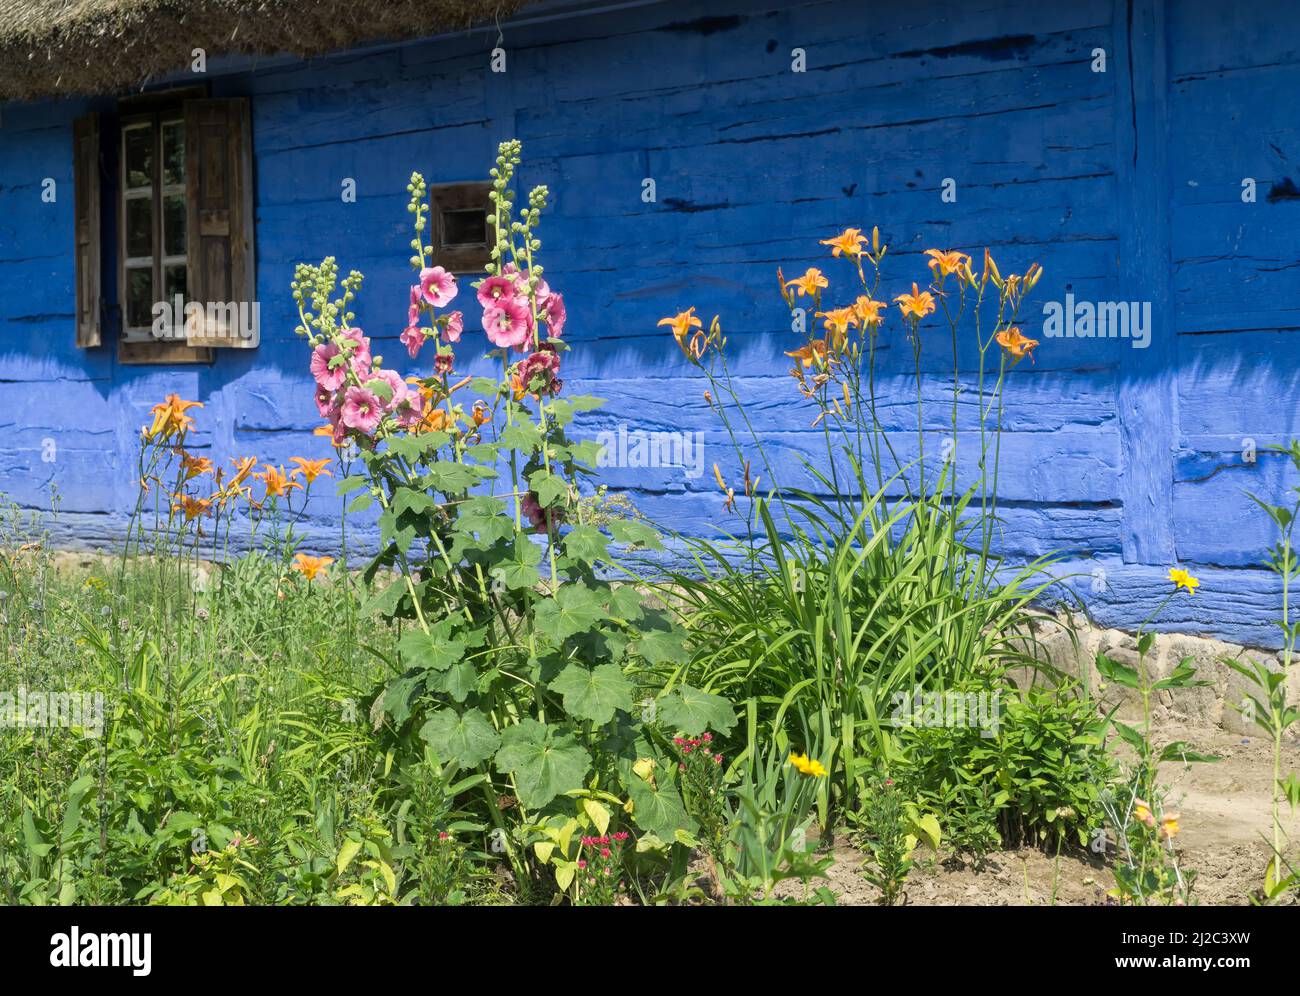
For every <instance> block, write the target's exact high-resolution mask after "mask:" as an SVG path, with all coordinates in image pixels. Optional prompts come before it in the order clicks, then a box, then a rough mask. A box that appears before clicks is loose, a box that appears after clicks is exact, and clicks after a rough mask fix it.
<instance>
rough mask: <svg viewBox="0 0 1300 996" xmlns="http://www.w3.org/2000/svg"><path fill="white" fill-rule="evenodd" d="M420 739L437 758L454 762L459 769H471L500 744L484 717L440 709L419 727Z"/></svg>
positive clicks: (480, 714) (466, 712) (474, 711)
mask: <svg viewBox="0 0 1300 996" xmlns="http://www.w3.org/2000/svg"><path fill="white" fill-rule="evenodd" d="M420 739H421V740H423V741H424V742H425V743H427V744H428V745H429V746H430V747H432V748H433V750H434V752H435V753H436V754H437V755H438V756H439V757H441V758H446V759H449V760H453V761H456V762H457V763H458V764H459V765H460V766H461V767H462V768H473V767H475V766H476V765H477V764H479V762H481V761H485V760H487V759H488V758H489V757H491V756H492V752H493V751H495V750H496V749H497V745H498V744H500V742H501V738H500V737H499V736H497V731H496V730H494V729H492V724H491V723H489V722H488V719H487V717H486V716H484V715H483V713H481V712H479V711H478V710H477V709H466V710H465V711H464V712H462V713H458V712H456V710H455V709H440V710H439V711H438V712H435V713H434V714H433V715H432V716H431V717H429V720H428V722H426V723H425V724H424V726H422V727H420Z"/></svg>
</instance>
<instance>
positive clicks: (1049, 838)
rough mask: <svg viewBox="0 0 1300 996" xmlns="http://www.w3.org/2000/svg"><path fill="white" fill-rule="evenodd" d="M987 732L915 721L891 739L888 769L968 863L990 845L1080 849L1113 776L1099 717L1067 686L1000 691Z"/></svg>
mask: <svg viewBox="0 0 1300 996" xmlns="http://www.w3.org/2000/svg"><path fill="white" fill-rule="evenodd" d="M996 706H997V722H996V724H995V725H993V726H991V727H990V728H983V727H978V726H973V725H964V726H955V727H954V726H934V727H929V726H918V727H914V728H909V729H907V730H905V731H903V732H901V733H900V734H899V736H898V745H897V758H898V760H897V762H896V766H895V767H894V769H893V773H894V775H895V777H896V778H897V779H898V781H899V782H901V783H903V784H904V785H905V786H906V791H907V793H908V794H909V795H910V796H911V797H912V798H914V799H915V800H916V801H917V803H918V804H919V805H920V807H921V808H922V809H923V810H924V811H926V812H929V813H933V814H935V815H936V816H937V817H938V819H939V822H940V824H942V825H943V827H944V828H945V832H946V836H947V838H948V843H949V844H950V845H951V846H952V847H953V848H954V849H956V850H958V851H963V850H964V851H967V852H968V853H970V854H971V856H972V857H973V858H975V859H976V860H977V861H979V860H981V859H982V858H983V857H984V855H986V854H987V853H988V852H989V851H991V850H993V849H994V848H995V847H997V846H998V845H1000V844H1006V845H1007V846H1011V847H1015V846H1018V845H1020V844H1022V843H1029V844H1032V845H1035V846H1042V847H1046V848H1047V849H1049V850H1058V849H1059V848H1060V847H1061V846H1063V845H1064V846H1074V847H1087V846H1089V845H1090V844H1091V843H1092V841H1093V840H1094V838H1095V836H1096V834H1097V832H1098V830H1099V829H1100V827H1101V825H1102V823H1103V820H1104V813H1103V811H1102V808H1101V805H1100V801H1099V800H1100V795H1099V793H1100V791H1101V790H1102V789H1103V788H1104V787H1105V786H1106V785H1108V784H1109V783H1110V782H1111V780H1112V779H1113V778H1114V777H1115V774H1116V769H1115V765H1114V763H1113V761H1112V760H1111V757H1110V754H1109V753H1108V751H1107V750H1106V745H1105V732H1106V721H1105V719H1104V718H1103V717H1100V716H1098V714H1097V710H1096V707H1095V705H1094V704H1093V703H1092V702H1090V701H1089V700H1088V698H1087V697H1086V696H1085V695H1083V694H1082V693H1081V691H1080V689H1079V687H1078V686H1077V685H1074V684H1062V685H1060V686H1058V687H1056V688H1052V689H1048V688H1040V687H1032V688H1029V689H1026V690H1025V691H1024V692H1017V691H1016V690H1014V689H1008V690H1004V691H1002V692H1001V694H1000V695H999V697H998V699H997V700H996Z"/></svg>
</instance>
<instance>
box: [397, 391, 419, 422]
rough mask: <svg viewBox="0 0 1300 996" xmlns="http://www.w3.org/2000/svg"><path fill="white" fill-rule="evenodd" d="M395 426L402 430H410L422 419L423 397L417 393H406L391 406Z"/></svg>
mask: <svg viewBox="0 0 1300 996" xmlns="http://www.w3.org/2000/svg"><path fill="white" fill-rule="evenodd" d="M393 413H394V415H396V417H397V424H398V425H400V426H401V427H402V428H403V429H406V430H408V431H409V430H411V429H413V428H415V427H416V426H417V425H419V424H420V420H421V419H422V418H424V396H423V395H422V394H420V392H419V391H409V390H408V391H407V392H406V393H405V394H403V395H402V397H401V398H400V399H399V400H398V402H397V404H396V405H394V406H393Z"/></svg>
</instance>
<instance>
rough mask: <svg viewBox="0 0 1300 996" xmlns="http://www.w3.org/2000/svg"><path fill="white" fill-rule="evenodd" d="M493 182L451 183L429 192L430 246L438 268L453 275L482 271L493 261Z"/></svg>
mask: <svg viewBox="0 0 1300 996" xmlns="http://www.w3.org/2000/svg"><path fill="white" fill-rule="evenodd" d="M491 192H492V184H490V183H449V184H443V185H441V186H436V187H432V188H430V190H429V218H430V225H429V229H430V231H429V244H430V245H432V246H433V255H432V257H431V259H432V264H433V265H434V266H441V267H442V268H443V269H445V270H449V271H451V272H452V273H472V272H475V271H479V270H482V269H483V267H484V266H486V265H487V262H488V260H489V259H490V258H491V256H490V254H491V251H492V247H491V246H490V245H489V244H488V240H489V239H490V238H491V237H492V236H491V226H489V224H488V213H489V212H490V210H491V208H492V200H491V198H490V197H489V196H488V195H489V194H490V193H491Z"/></svg>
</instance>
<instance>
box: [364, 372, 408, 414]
mask: <svg viewBox="0 0 1300 996" xmlns="http://www.w3.org/2000/svg"><path fill="white" fill-rule="evenodd" d="M370 379H371V380H382V381H383V382H384V383H385V384H387V385H388V387H389V390H390V391H392V396H391V397H390V398H389V399H388V400H387V401H384V400H383V399H382V398H380V400H379V403H380V404H381V405H383V406H384V407H385V408H390V409H391V408H395V407H396V406H397V405H398V403H399V402H401V400H402V399H403V398H404V397H406V395H408V394H410V393H411V392H410V388H408V387H407V386H406V381H404V380H402V377H401V374H399V373H398V372H397V371H396V370H375V371H373V372H372V373H371V374H370Z"/></svg>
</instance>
